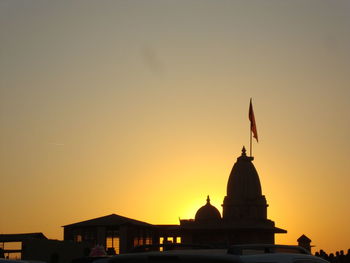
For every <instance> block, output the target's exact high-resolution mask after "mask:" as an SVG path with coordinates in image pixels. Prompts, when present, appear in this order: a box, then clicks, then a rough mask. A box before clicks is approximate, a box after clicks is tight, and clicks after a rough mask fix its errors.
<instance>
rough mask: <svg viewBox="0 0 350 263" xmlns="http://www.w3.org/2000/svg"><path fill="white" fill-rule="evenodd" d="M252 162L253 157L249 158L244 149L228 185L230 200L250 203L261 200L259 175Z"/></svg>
mask: <svg viewBox="0 0 350 263" xmlns="http://www.w3.org/2000/svg"><path fill="white" fill-rule="evenodd" d="M252 160H253V157H248V156H247V155H246V150H245V148H244V147H243V149H242V155H241V156H240V157H238V158H237V162H236V163H235V164H234V166H233V168H232V171H231V173H230V177H229V180H228V183H227V197H228V198H230V199H233V200H236V201H248V200H256V199H259V198H260V197H261V196H262V194H261V185H260V180H259V175H258V172H257V171H256V169H255V167H254V164H253V163H252Z"/></svg>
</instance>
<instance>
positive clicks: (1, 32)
mask: <svg viewBox="0 0 350 263" xmlns="http://www.w3.org/2000/svg"><path fill="white" fill-rule="evenodd" d="M251 97H252V98H253V105H254V112H255V117H256V122H257V128H258V134H259V143H256V142H255V143H254V149H253V155H254V157H255V160H254V164H255V167H256V169H257V171H258V173H259V176H260V181H261V184H262V190H263V194H264V195H265V196H266V198H267V202H268V204H269V208H268V218H269V219H271V220H274V221H275V222H276V226H277V227H280V228H284V229H287V230H288V233H287V234H280V235H277V238H276V239H277V240H276V242H277V243H282V244H295V243H296V239H297V238H298V237H299V236H300V235H302V234H305V235H307V236H308V237H309V238H310V239H312V244H313V245H315V246H316V247H315V248H314V251H316V250H320V249H324V250H326V251H329V252H335V251H336V250H340V249H344V250H346V249H348V248H350V225H349V224H350V223H349V222H350V208H349V207H350V205H349V200H350V193H349V192H350V191H349V190H350V174H349V173H350V161H349V157H350V139H349V138H350V117H349V114H350V1H346V0H344V1H337V0H333V1H330V0H290V1H287V0H274V1H272V0H266V1H263V0H256V1H251V0H242V1H234V0H232V1H224V0H222V1H205V0H197V1H191V0H179V1H175V0H174V1H170V0H150V1H133V0H131V1H118V0H115V1H107V0H100V1H89V0H84V1H80V0H77V1H41V0H35V1H34V0H23V1H20V0H0V121H1V130H0V143H1V148H0V179H1V191H0V209H1V217H0V233H21V232H43V233H44V234H45V235H46V236H47V237H49V238H53V239H62V238H63V229H62V228H61V226H62V225H66V224H70V223H75V222H79V221H83V220H87V219H91V218H95V217H100V216H104V215H107V214H111V213H116V214H119V215H123V216H127V217H131V218H134V219H138V220H141V221H146V222H148V223H153V224H161V223H164V224H177V223H178V222H179V217H180V218H182V219H188V218H194V215H195V212H196V210H197V209H198V208H199V207H201V206H202V205H204V204H205V200H206V196H207V195H208V194H209V195H210V198H211V200H212V202H211V203H212V204H213V205H215V206H216V207H217V208H218V209H219V210H220V211H221V212H222V208H221V204H222V202H223V198H224V196H225V195H226V185H227V180H228V176H229V173H230V171H231V168H232V166H233V164H234V162H235V161H236V158H237V157H238V156H239V155H240V154H241V148H242V146H243V145H245V146H246V147H249V120H248V106H249V99H250V98H251Z"/></svg>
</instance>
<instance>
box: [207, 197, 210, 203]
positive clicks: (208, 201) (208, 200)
mask: <svg viewBox="0 0 350 263" xmlns="http://www.w3.org/2000/svg"><path fill="white" fill-rule="evenodd" d="M207 204H210V198H209V195H208V196H207Z"/></svg>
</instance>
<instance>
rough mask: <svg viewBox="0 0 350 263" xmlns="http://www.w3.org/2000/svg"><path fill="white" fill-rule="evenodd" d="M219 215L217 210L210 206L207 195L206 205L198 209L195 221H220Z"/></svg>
mask: <svg viewBox="0 0 350 263" xmlns="http://www.w3.org/2000/svg"><path fill="white" fill-rule="evenodd" d="M220 219H221V215H220V212H219V210H218V209H217V208H216V207H215V206H212V205H211V204H210V198H209V195H208V197H207V203H206V205H204V206H202V207H201V208H199V209H198V211H197V213H196V216H195V221H213V220H220Z"/></svg>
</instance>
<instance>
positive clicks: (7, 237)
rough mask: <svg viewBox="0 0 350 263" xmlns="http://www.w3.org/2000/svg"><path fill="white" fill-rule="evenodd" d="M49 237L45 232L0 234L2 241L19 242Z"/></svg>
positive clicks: (0, 240)
mask: <svg viewBox="0 0 350 263" xmlns="http://www.w3.org/2000/svg"><path fill="white" fill-rule="evenodd" d="M29 238H36V239H47V237H46V236H45V235H44V234H43V233H40V232H39V233H22V234H0V242H19V241H22V240H24V239H29Z"/></svg>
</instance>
